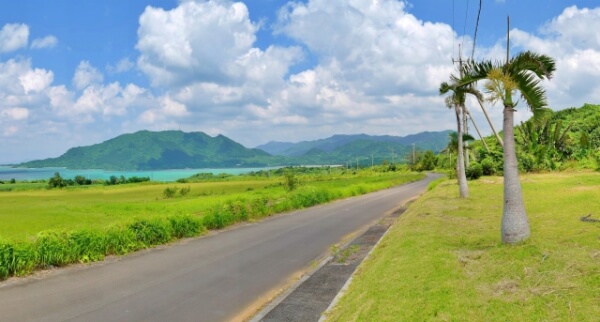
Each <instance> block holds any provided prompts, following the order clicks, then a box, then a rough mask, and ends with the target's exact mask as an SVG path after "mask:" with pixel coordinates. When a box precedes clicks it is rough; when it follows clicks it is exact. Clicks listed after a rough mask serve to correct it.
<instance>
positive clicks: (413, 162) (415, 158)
mask: <svg viewBox="0 0 600 322" xmlns="http://www.w3.org/2000/svg"><path fill="white" fill-rule="evenodd" d="M412 146H413V159H412V164H413V165H415V161H416V160H417V157H416V156H415V144H414V143H413V144H412Z"/></svg>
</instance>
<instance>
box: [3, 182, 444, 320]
mask: <svg viewBox="0 0 600 322" xmlns="http://www.w3.org/2000/svg"><path fill="white" fill-rule="evenodd" d="M437 177H438V176H437V175H428V177H427V179H425V180H421V181H418V182H414V183H410V184H406V185H403V186H399V187H395V188H392V189H387V190H383V191H379V192H375V193H371V194H368V195H364V196H360V197H354V198H350V199H347V200H342V201H337V202H333V203H330V204H327V205H322V206H317V207H313V208H310V209H305V210H301V211H295V212H292V213H290V214H287V215H283V216H276V217H272V218H269V219H267V220H264V221H262V222H260V223H256V224H248V225H242V226H240V227H237V228H234V229H231V230H227V231H223V232H220V233H217V234H214V235H212V236H207V237H202V238H198V239H193V240H190V241H188V242H187V243H183V244H180V245H175V246H172V247H166V248H162V249H155V250H151V251H147V252H140V253H138V254H134V255H132V256H127V257H124V258H122V259H121V260H118V261H107V262H104V263H100V264H96V265H92V266H90V267H85V268H75V269H63V270H60V271H59V272H58V273H56V274H51V276H48V277H44V278H26V279H23V280H19V281H17V282H11V283H6V282H4V283H3V284H4V285H3V284H0V321H228V320H231V319H234V317H236V318H237V317H239V316H240V314H242V312H247V309H248V308H249V307H250V306H252V305H256V304H257V303H258V302H260V301H261V299H262V301H265V300H267V295H268V294H271V295H272V294H273V290H276V289H278V288H279V287H281V286H282V285H286V284H289V282H290V281H291V279H292V277H293V276H294V274H295V273H297V272H299V271H300V270H303V269H306V268H307V267H309V265H310V264H311V262H312V261H314V260H315V259H317V258H319V257H320V256H322V255H323V254H324V253H326V252H327V250H328V249H329V248H330V247H331V245H333V244H336V243H338V242H340V241H341V240H342V239H343V238H344V236H347V235H348V234H350V233H352V232H355V231H357V230H358V229H360V228H362V227H364V226H365V225H367V224H369V223H371V222H373V221H374V220H376V219H378V218H380V217H382V216H383V215H384V214H385V213H386V212H388V211H390V210H392V209H394V208H396V207H398V206H399V205H400V204H402V203H404V202H405V201H407V200H408V199H411V198H413V197H415V196H418V195H419V194H421V193H422V192H423V191H424V190H425V188H426V187H427V185H428V183H429V182H430V181H432V180H433V179H435V178H437Z"/></svg>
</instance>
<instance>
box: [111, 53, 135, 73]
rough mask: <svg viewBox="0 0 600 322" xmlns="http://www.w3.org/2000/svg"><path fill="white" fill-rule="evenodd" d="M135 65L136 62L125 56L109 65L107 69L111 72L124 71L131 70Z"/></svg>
mask: <svg viewBox="0 0 600 322" xmlns="http://www.w3.org/2000/svg"><path fill="white" fill-rule="evenodd" d="M133 67H135V63H134V62H132V61H131V60H130V59H129V58H128V57H125V58H123V59H121V60H119V61H118V62H117V64H116V65H114V66H113V65H107V66H106V69H107V70H108V72H109V73H111V74H118V73H123V72H126V71H129V70H131V69H132V68H133Z"/></svg>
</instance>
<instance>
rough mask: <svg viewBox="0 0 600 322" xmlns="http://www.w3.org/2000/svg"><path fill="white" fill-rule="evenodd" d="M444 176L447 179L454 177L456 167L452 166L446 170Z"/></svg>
mask: <svg viewBox="0 0 600 322" xmlns="http://www.w3.org/2000/svg"><path fill="white" fill-rule="evenodd" d="M446 176H447V177H448V179H450V180H452V179H456V169H454V168H452V169H450V170H448V171H446Z"/></svg>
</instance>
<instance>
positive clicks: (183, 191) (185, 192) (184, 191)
mask: <svg viewBox="0 0 600 322" xmlns="http://www.w3.org/2000/svg"><path fill="white" fill-rule="evenodd" d="M190 190H192V188H190V187H189V186H188V187H185V188H181V189H180V190H179V194H180V195H181V196H182V197H184V196H185V195H187V194H188V193H190Z"/></svg>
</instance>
